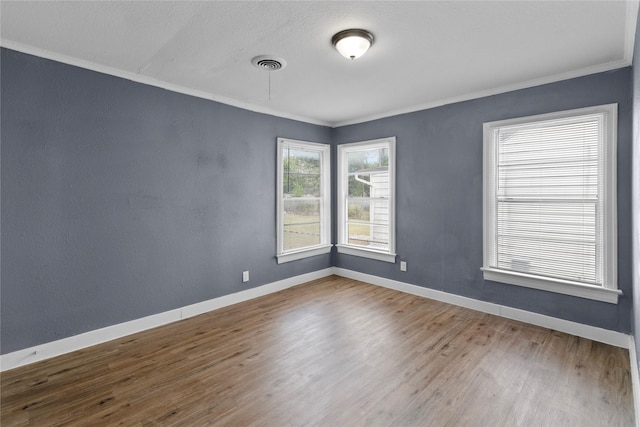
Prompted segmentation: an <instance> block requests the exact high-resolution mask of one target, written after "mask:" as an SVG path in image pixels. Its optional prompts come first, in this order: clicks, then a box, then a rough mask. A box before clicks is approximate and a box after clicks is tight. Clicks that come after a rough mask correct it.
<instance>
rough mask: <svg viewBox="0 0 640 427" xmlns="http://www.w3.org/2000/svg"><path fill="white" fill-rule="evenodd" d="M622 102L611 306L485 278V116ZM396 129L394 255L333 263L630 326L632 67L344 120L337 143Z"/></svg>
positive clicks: (556, 314) (339, 256)
mask: <svg viewBox="0 0 640 427" xmlns="http://www.w3.org/2000/svg"><path fill="white" fill-rule="evenodd" d="M614 102H615V103H618V104H619V106H618V108H619V110H618V117H619V121H618V124H619V126H618V255H619V260H618V266H619V287H620V289H622V291H623V292H624V294H625V295H624V296H623V297H622V298H620V301H619V303H618V304H617V305H612V304H607V303H602V302H597V301H591V300H586V299H582V298H577V297H571V296H566V295H560V294H554V293H550V292H544V291H539V290H535V289H528V288H522V287H518V286H513V285H507V284H501V283H496V282H490V281H484V280H483V278H482V274H481V271H480V267H481V266H482V124H483V123H484V122H488V121H493V120H501V119H507V118H511V117H520V116H528V115H533V114H541V113H548V112H552V111H558V110H566V109H572V108H579V107H586V106H591V105H598V104H608V103H614ZM383 136H396V137H397V141H396V150H397V153H396V154H397V164H398V167H397V253H398V255H399V259H403V260H406V261H407V263H408V271H407V272H406V273H405V272H401V271H400V268H399V263H397V264H390V263H384V262H376V261H372V260H368V259H365V258H359V257H354V256H350V255H345V254H336V256H335V265H336V266H337V267H343V268H348V269H351V270H355V271H360V272H364V273H369V274H374V275H377V276H381V277H386V278H389V279H395V280H400V281H403V282H408V283H412V284H415V285H419V286H424V287H428V288H432V289H437V290H440V291H444V292H449V293H452V294H458V295H463V296H466V297H469V298H474V299H479V300H482V301H489V302H493V303H497V304H503V305H507V306H511V307H516V308H521V309H524V310H529V311H532V312H536V313H541V314H546V315H549V316H554V317H558V318H561V319H567V320H571V321H575V322H580V323H584V324H587V325H593V326H598V327H602V328H606V329H612V330H616V331H622V332H629V331H630V328H631V325H630V314H631V311H630V310H631V301H632V300H631V238H630V236H631V217H630V214H631V205H630V200H631V160H630V159H631V69H630V68H625V69H620V70H616V71H612V72H608V73H602V74H596V75H591V76H587V77H582V78H578V79H572V80H567V81H563V82H559V83H554V84H548V85H544V86H538V87H534V88H529V89H524V90H519V91H515V92H509V93H505V94H501V95H496V96H491V97H486V98H481V99H476V100H472V101H467V102H460V103H457V104H452V105H446V106H443V107H439V108H433V109H429V110H424V111H419V112H416V113H411V114H404V115H399V116H395V117H390V118H385V119H380V120H376V121H372V122H368V123H363V124H356V125H352V126H345V127H341V128H338V129H335V130H334V132H333V136H332V139H333V142H334V144H342V143H347V142H354V141H364V140H369V139H374V138H379V137H383Z"/></svg>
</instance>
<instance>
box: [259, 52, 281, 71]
mask: <svg viewBox="0 0 640 427" xmlns="http://www.w3.org/2000/svg"><path fill="white" fill-rule="evenodd" d="M251 63H252V64H253V65H254V66H255V67H256V68H260V69H261V70H266V71H278V70H281V69H283V68H284V67H286V66H287V61H285V60H284V59H282V58H277V57H275V56H269V55H260V56H256V57H255V58H253V59H252V60H251Z"/></svg>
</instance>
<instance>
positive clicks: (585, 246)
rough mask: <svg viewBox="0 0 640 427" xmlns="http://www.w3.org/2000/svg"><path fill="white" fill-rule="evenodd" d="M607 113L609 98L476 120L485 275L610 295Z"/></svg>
mask: <svg viewBox="0 0 640 427" xmlns="http://www.w3.org/2000/svg"><path fill="white" fill-rule="evenodd" d="M616 122H617V120H616V105H615V104H614V105H606V106H599V107H592V108H586V109H580V110H572V111H565V112H560V113H552V114H546V115H542V116H535V117H528V118H519V119H512V120H504V121H500V122H491V123H485V125H484V134H485V135H484V138H485V140H484V151H485V153H484V154H485V158H484V185H485V189H484V228H485V229H484V232H485V242H484V245H485V250H484V266H483V271H484V275H485V278H487V279H489V280H496V281H502V282H506V283H513V284H517V285H523V286H531V287H536V288H542V289H545V290H552V291H558V292H562V293H567V294H570V295H576V296H583V297H587V298H593V299H598V300H605V301H608V302H617V296H618V294H619V292H618V291H617V285H616V263H617V261H616V257H615V255H616V250H615V242H616V226H615V224H616V213H615V188H616V186H615V134H616V133H615V125H616ZM514 282H515V283H514Z"/></svg>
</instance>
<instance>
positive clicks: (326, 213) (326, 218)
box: [276, 138, 332, 264]
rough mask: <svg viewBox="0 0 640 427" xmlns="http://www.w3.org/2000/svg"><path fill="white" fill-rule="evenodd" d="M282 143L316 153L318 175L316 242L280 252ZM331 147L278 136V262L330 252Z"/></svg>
mask: <svg viewBox="0 0 640 427" xmlns="http://www.w3.org/2000/svg"><path fill="white" fill-rule="evenodd" d="M285 146H288V147H292V148H298V149H301V150H310V151H316V152H319V153H320V159H321V160H320V163H321V166H320V168H321V174H322V179H321V182H320V193H321V196H320V215H321V223H320V242H321V243H320V244H319V245H314V246H309V247H306V248H298V249H294V250H289V251H284V250H283V246H284V235H283V233H284V218H283V215H282V213H283V212H284V194H283V183H284V174H283V163H284V159H283V157H282V151H283V148H284V147H285ZM330 154H331V146H330V145H328V144H319V143H316V142H306V141H298V140H294V139H288V138H278V178H277V186H278V187H277V213H276V222H277V224H276V227H277V238H276V240H277V252H276V259H277V261H278V264H282V263H285V262H289V261H295V260H299V259H303V258H307V257H311V256H315V255H322V254H326V253H329V252H331V246H332V245H331V163H330V162H331V155H330Z"/></svg>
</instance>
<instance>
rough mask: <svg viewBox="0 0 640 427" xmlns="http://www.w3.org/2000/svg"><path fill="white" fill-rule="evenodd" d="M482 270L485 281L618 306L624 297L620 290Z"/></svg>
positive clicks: (494, 270)
mask: <svg viewBox="0 0 640 427" xmlns="http://www.w3.org/2000/svg"><path fill="white" fill-rule="evenodd" d="M481 270H482V273H483V275H484V279H485V280H491V281H494V282H501V283H508V284H511V285H517V286H524V287H527V288H534V289H541V290H543V291H550V292H556V293H559V294H565V295H572V296H575V297H581V298H587V299H592V300H596V301H603V302H608V303H610V304H617V303H618V297H619V296H620V295H622V291H620V290H618V289H609V288H603V287H601V286H595V285H586V284H584V283H578V282H572V281H569V280H561V279H550V278H546V277H544V278H543V277H540V276H534V275H531V274H523V273H515V272H512V271H506V270H498V269H494V268H484V267H483V268H481Z"/></svg>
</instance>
